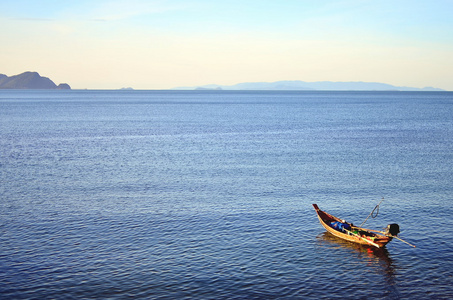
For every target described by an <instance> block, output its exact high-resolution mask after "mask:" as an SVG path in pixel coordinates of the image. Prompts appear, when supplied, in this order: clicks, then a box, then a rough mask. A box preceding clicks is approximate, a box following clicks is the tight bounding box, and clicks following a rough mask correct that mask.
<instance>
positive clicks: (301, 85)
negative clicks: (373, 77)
mask: <svg viewBox="0 0 453 300" xmlns="http://www.w3.org/2000/svg"><path fill="white" fill-rule="evenodd" d="M175 89H177V90H195V89H197V90H219V89H221V90H280V91H282V90H284V91H290V90H293V91H314V90H323V91H443V90H442V89H438V88H433V87H425V88H422V89H420V88H413V87H404V86H393V85H390V84H386V83H379V82H361V81H352V82H332V81H317V82H305V81H300V80H293V81H276V82H245V83H238V84H235V85H217V84H210V85H203V86H198V87H178V88H175Z"/></svg>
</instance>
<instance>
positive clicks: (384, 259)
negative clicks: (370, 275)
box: [316, 232, 395, 286]
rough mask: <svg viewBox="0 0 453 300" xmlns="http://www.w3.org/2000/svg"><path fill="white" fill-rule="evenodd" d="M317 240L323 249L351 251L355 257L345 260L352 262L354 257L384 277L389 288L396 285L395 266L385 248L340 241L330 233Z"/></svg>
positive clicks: (325, 233)
mask: <svg viewBox="0 0 453 300" xmlns="http://www.w3.org/2000/svg"><path fill="white" fill-rule="evenodd" d="M316 239H317V243H318V245H319V246H321V247H325V248H331V250H334V249H343V250H349V252H351V254H355V255H351V256H347V257H344V259H348V260H351V259H353V258H354V257H355V258H357V262H359V263H360V264H363V265H365V266H367V267H369V268H371V269H372V270H374V271H375V272H376V273H378V274H382V275H384V277H385V281H386V283H387V285H388V286H394V285H395V265H394V263H393V261H392V259H391V258H390V255H389V253H388V251H387V249H386V248H385V247H384V248H375V247H369V246H366V245H360V244H356V243H352V242H349V241H346V240H343V239H340V238H338V237H336V236H334V235H332V234H330V233H329V232H324V233H322V234H319V235H318V236H317V237H316Z"/></svg>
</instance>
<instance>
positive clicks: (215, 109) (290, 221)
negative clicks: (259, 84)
mask: <svg viewBox="0 0 453 300" xmlns="http://www.w3.org/2000/svg"><path fill="white" fill-rule="evenodd" d="M0 183H1V184H0V299H370V298H373V299H452V298H453V277H452V276H453V257H452V246H453V242H452V240H453V234H452V229H453V225H452V222H451V216H452V215H453V209H452V203H453V92H333V91H329V92H327V91H326V92H323V91H314V92H312V91H310V92H306V91H286V92H277V91H90V90H88V91H82V90H72V91H38V90H23V91H19V90H2V91H0ZM382 199H384V200H383V201H382V203H381V205H380V207H379V211H377V210H376V211H375V214H373V216H375V218H373V217H370V218H369V219H368V220H367V222H366V223H365V224H364V225H363V226H364V227H366V228H373V229H382V228H384V227H386V225H387V224H390V223H397V224H399V226H400V228H401V233H400V235H399V237H401V238H402V239H404V240H405V241H407V242H409V243H411V244H414V245H415V246H416V248H413V247H411V246H410V245H408V244H406V243H403V242H401V241H399V240H393V241H392V242H391V243H389V244H388V245H387V247H386V248H385V249H380V250H376V249H373V248H370V247H366V246H359V245H355V244H351V243H348V242H344V241H341V240H338V239H337V238H335V237H333V236H331V235H330V234H328V233H326V232H325V230H324V229H323V228H322V227H321V225H320V224H319V222H318V220H317V217H316V214H315V211H314V209H313V207H312V204H313V203H317V204H318V205H319V207H320V208H321V209H323V210H325V211H327V212H329V213H331V214H333V215H335V216H338V217H340V218H343V219H346V220H348V221H349V222H353V223H354V224H356V225H359V224H361V223H362V222H363V221H364V220H365V219H366V217H367V216H368V215H369V214H370V212H371V211H372V210H373V208H375V206H376V205H377V204H378V203H379V202H380V201H381V200H382ZM376 213H377V216H376Z"/></svg>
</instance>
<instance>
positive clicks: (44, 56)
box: [0, 0, 453, 91]
mask: <svg viewBox="0 0 453 300" xmlns="http://www.w3.org/2000/svg"><path fill="white" fill-rule="evenodd" d="M25 71H36V72H38V73H40V75H41V76H45V77H49V78H50V79H52V80H53V81H54V82H55V83H56V84H59V83H68V84H70V85H71V87H72V88H73V89H85V88H87V89H119V88H123V87H132V88H134V89H170V88H173V87H180V86H199V85H206V84H220V85H232V84H236V83H240V82H273V81H280V80H302V81H308V82H313V81H365V82H382V83H388V84H392V85H395V86H410V87H419V88H423V87H427V86H430V87H437V88H442V89H445V90H450V91H453V0H443V1H442V0H417V1H414V0H410V1H409V0H408V1H406V0H396V1H395V0H391V1H390V0H379V1H378V0H338V1H329V0H316V1H315V0H307V1H306V0H281V1H275V0H273V1H268V0H259V1H258V0H222V1H217V0H123V1H121V0H74V1H73V0H39V1H38V0H14V1H11V0H0V74H5V75H8V76H12V75H16V74H20V73H22V72H25Z"/></svg>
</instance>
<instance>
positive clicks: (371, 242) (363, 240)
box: [313, 204, 392, 248]
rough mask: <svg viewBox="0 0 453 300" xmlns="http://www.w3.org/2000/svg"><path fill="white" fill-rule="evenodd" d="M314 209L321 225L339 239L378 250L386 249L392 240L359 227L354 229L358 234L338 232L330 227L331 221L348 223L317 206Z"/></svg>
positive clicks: (314, 205)
mask: <svg viewBox="0 0 453 300" xmlns="http://www.w3.org/2000/svg"><path fill="white" fill-rule="evenodd" d="M313 207H314V208H315V210H316V214H317V216H318V219H319V222H320V223H321V225H322V226H323V227H324V228H325V229H326V230H327V231H328V232H329V233H331V234H332V235H334V236H336V237H338V238H341V239H344V240H347V241H349V242H353V243H357V244H361V245H366V246H371V247H373V246H374V247H377V248H382V247H384V246H385V245H387V244H388V243H389V242H390V241H391V240H392V237H389V236H385V235H381V234H377V233H373V232H370V231H368V230H366V229H363V228H359V227H353V228H354V229H355V231H356V232H357V233H355V232H352V231H348V230H347V231H346V232H345V233H343V232H341V231H338V230H336V229H334V228H332V227H331V226H330V225H329V222H331V221H337V222H342V223H347V222H345V221H344V220H341V219H339V218H337V217H334V216H332V215H330V214H328V213H326V212H324V211H322V210H320V209H319V207H318V206H317V205H316V204H313ZM347 224H350V223H347ZM350 225H352V224H350Z"/></svg>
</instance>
